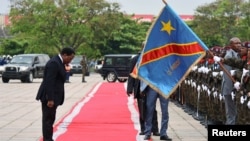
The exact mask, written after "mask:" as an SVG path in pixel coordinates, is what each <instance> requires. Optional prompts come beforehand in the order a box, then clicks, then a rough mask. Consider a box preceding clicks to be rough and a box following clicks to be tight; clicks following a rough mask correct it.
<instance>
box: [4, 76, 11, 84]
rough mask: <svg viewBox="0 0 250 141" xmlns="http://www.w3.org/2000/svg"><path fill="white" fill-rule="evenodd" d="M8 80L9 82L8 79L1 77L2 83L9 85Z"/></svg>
mask: <svg viewBox="0 0 250 141" xmlns="http://www.w3.org/2000/svg"><path fill="white" fill-rule="evenodd" d="M9 80H10V79H8V78H5V77H2V81H3V83H9Z"/></svg>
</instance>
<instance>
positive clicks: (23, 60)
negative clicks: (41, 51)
mask: <svg viewBox="0 0 250 141" xmlns="http://www.w3.org/2000/svg"><path fill="white" fill-rule="evenodd" d="M32 62H33V57H32V56H15V57H14V58H13V59H12V60H11V62H10V63H11V64H16V63H20V64H31V63H32Z"/></svg>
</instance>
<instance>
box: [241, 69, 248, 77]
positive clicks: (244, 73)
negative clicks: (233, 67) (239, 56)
mask: <svg viewBox="0 0 250 141" xmlns="http://www.w3.org/2000/svg"><path fill="white" fill-rule="evenodd" d="M248 72H249V70H247V69H245V68H243V73H242V76H245V75H246V74H247V73H248Z"/></svg>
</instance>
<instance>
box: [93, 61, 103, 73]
mask: <svg viewBox="0 0 250 141" xmlns="http://www.w3.org/2000/svg"><path fill="white" fill-rule="evenodd" d="M102 65H103V60H97V61H96V62H95V72H97V73H100V70H101V68H102Z"/></svg>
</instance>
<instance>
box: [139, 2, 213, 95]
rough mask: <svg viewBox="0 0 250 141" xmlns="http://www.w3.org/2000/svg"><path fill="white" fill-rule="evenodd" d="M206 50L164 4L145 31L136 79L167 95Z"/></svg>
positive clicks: (171, 92) (174, 88)
mask: <svg viewBox="0 0 250 141" xmlns="http://www.w3.org/2000/svg"><path fill="white" fill-rule="evenodd" d="M206 50H208V48H207V46H206V45H205V44H204V43H203V42H202V41H201V40H200V39H199V38H198V37H197V35H196V34H195V33H194V32H193V31H192V30H191V29H190V28H189V27H188V26H187V25H186V23H185V22H184V21H182V19H181V18H180V17H179V16H178V15H177V14H176V13H175V12H174V11H173V10H172V9H171V8H170V7H169V6H168V5H166V6H165V7H164V8H163V10H162V11H161V13H160V15H159V16H158V18H157V19H156V21H155V22H154V23H153V24H152V27H151V29H150V30H149V33H148V36H147V39H146V44H145V47H144V49H143V51H142V53H141V57H140V59H139V62H138V63H139V65H138V68H137V71H138V72H137V73H138V74H137V75H138V78H139V79H141V80H142V81H144V82H145V83H146V84H148V85H149V86H150V87H151V88H153V89H154V90H156V91H157V92H158V93H159V94H161V95H162V96H164V97H165V98H168V97H169V96H170V95H171V94H173V92H174V91H175V90H176V88H177V87H178V85H179V84H180V83H181V82H182V81H183V80H184V79H185V77H186V76H187V75H188V74H189V72H190V71H191V68H192V66H194V65H196V64H197V63H198V62H199V60H201V59H202V58H203V57H204V56H205V55H206Z"/></svg>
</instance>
